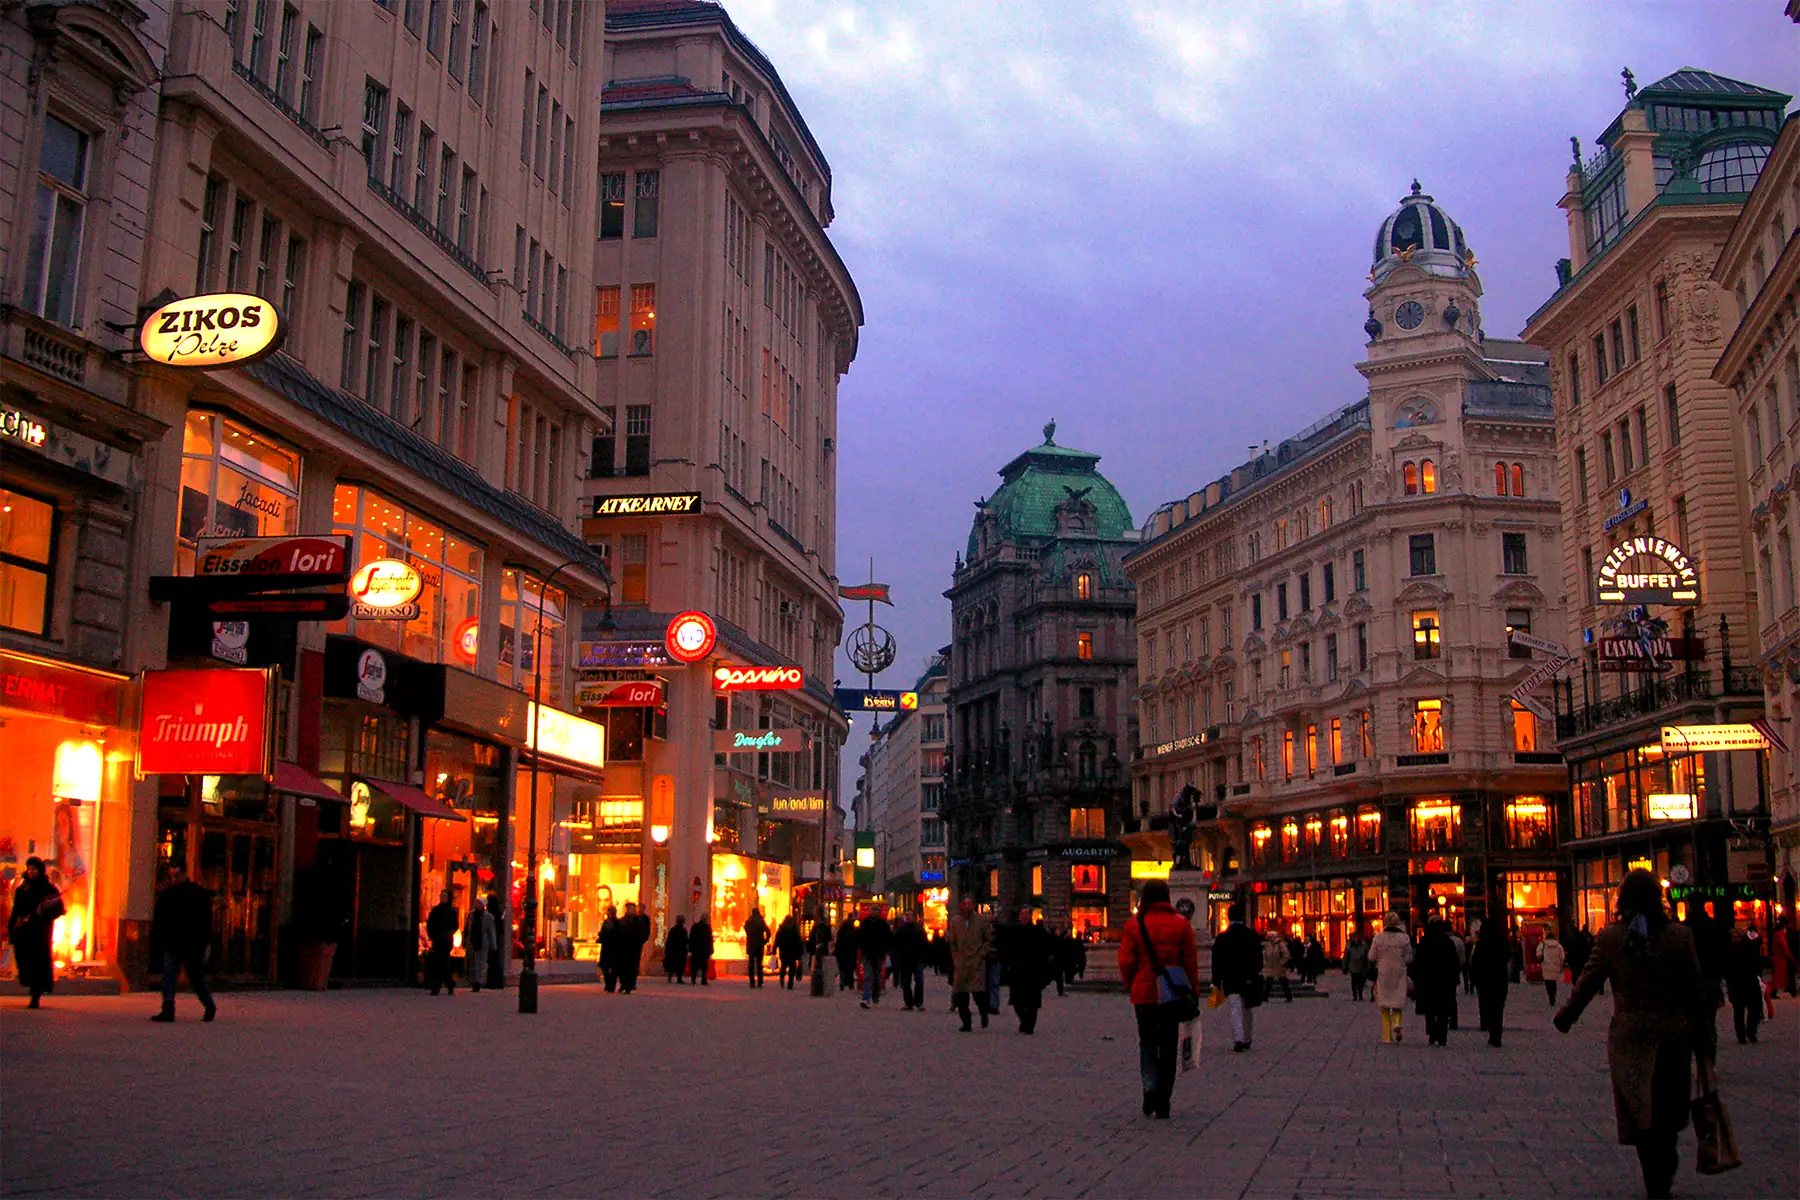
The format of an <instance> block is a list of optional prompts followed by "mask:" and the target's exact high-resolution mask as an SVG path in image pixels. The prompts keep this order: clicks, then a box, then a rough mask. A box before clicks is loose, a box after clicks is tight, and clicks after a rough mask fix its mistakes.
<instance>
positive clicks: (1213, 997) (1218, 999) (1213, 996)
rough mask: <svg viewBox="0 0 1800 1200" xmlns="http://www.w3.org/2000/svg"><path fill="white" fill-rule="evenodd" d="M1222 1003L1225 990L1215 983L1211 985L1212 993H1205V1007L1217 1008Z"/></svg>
mask: <svg viewBox="0 0 1800 1200" xmlns="http://www.w3.org/2000/svg"><path fill="white" fill-rule="evenodd" d="M1224 1003H1225V989H1224V988H1222V987H1220V986H1219V985H1218V984H1216V983H1215V984H1213V986H1212V991H1210V992H1208V993H1206V1007H1208V1008H1218V1007H1219V1006H1220V1005H1222V1004H1224Z"/></svg>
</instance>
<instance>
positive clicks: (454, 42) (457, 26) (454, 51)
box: [434, 0, 469, 79]
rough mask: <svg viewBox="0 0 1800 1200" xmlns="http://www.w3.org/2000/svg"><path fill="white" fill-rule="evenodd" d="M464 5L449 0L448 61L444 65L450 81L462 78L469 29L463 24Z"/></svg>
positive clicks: (463, 2) (458, 1) (461, 2)
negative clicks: (448, 72)
mask: <svg viewBox="0 0 1800 1200" xmlns="http://www.w3.org/2000/svg"><path fill="white" fill-rule="evenodd" d="M465 3H466V0H450V60H449V62H448V63H446V64H445V65H446V66H447V67H448V68H449V71H450V78H452V79H461V78H462V77H463V51H464V50H465V49H467V42H468V29H469V27H468V25H467V24H465V23H464V22H463V5H464V4H465ZM434 7H435V6H434Z"/></svg>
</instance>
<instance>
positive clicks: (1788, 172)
mask: <svg viewBox="0 0 1800 1200" xmlns="http://www.w3.org/2000/svg"><path fill="white" fill-rule="evenodd" d="M1797 15H1800V14H1797ZM1712 280H1713V283H1714V284H1716V285H1717V286H1718V287H1720V288H1722V289H1724V290H1725V291H1726V292H1727V293H1729V294H1730V295H1731V296H1732V298H1733V301H1734V307H1735V308H1736V315H1737V318H1738V321H1737V326H1736V330H1735V332H1733V333H1732V334H1731V336H1730V338H1729V340H1728V341H1727V342H1726V344H1725V350H1724V353H1723V354H1721V355H1720V356H1719V363H1718V366H1716V367H1715V368H1714V369H1713V380H1714V381H1715V382H1717V383H1721V384H1725V385H1727V386H1729V387H1730V388H1731V389H1732V390H1733V391H1734V392H1735V393H1736V395H1737V418H1738V429H1739V430H1740V431H1741V432H1742V435H1743V436H1741V437H1740V438H1739V439H1738V451H1739V453H1741V454H1742V455H1743V464H1744V467H1743V476H1744V481H1745V485H1746V487H1747V489H1748V496H1747V498H1746V499H1747V503H1748V504H1749V511H1750V526H1751V536H1752V539H1753V541H1754V544H1755V547H1756V553H1755V562H1756V568H1757V588H1756V598H1757V622H1758V625H1759V627H1760V629H1761V640H1762V660H1761V665H1762V668H1763V694H1764V698H1765V703H1766V704H1767V706H1768V709H1767V713H1768V719H1769V721H1770V723H1771V724H1772V725H1773V727H1774V729H1775V731H1776V734H1777V736H1778V737H1779V738H1780V739H1781V741H1782V742H1783V743H1785V745H1782V744H1778V745H1776V746H1775V747H1774V749H1773V752H1772V753H1771V754H1770V756H1769V825H1770V829H1769V832H1770V836H1771V837H1772V839H1773V842H1774V853H1775V861H1774V863H1773V864H1772V874H1773V876H1774V879H1775V882H1776V884H1777V888H1778V891H1777V896H1776V900H1777V903H1779V904H1780V905H1781V906H1782V907H1783V908H1784V909H1785V910H1786V912H1787V913H1788V914H1790V918H1791V914H1792V913H1793V912H1794V905H1795V903H1796V901H1800V880H1797V878H1796V877H1797V876H1800V756H1797V755H1796V754H1795V752H1794V747H1796V746H1800V724H1797V723H1796V722H1797V718H1800V591H1797V590H1796V587H1795V583H1794V577H1795V571H1796V569H1800V568H1797V566H1796V559H1795V530H1794V521H1793V519H1792V514H1793V499H1792V497H1793V493H1794V490H1795V489H1796V488H1797V487H1800V442H1797V441H1796V439H1800V313H1797V311H1796V305H1797V304H1800V117H1796V116H1793V115H1790V116H1788V117H1787V119H1786V120H1785V122H1784V123H1783V124H1782V127H1781V135H1780V137H1779V138H1777V139H1776V142H1775V146H1774V148H1773V149H1772V150H1771V151H1770V152H1769V158H1768V161H1767V162H1765V163H1764V164H1763V168H1762V171H1761V173H1760V174H1759V175H1758V177H1757V181H1756V187H1755V188H1754V189H1752V191H1751V192H1750V195H1749V198H1748V199H1746V200H1745V201H1744V207H1743V209H1742V211H1740V212H1739V214H1738V219H1737V223H1736V224H1735V225H1733V226H1732V230H1731V236H1730V237H1729V238H1728V239H1727V240H1726V242H1725V248H1724V249H1723V250H1722V251H1721V252H1720V254H1719V261H1718V263H1717V264H1716V265H1715V266H1714V267H1713V272H1712ZM1752 429H1755V430H1757V431H1758V436H1757V437H1755V438H1754V439H1752V438H1751V437H1750V430H1752ZM1746 865H1747V866H1749V864H1746Z"/></svg>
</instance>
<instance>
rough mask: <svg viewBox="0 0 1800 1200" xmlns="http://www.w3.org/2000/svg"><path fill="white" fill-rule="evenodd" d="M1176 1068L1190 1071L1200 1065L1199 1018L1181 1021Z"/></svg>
mask: <svg viewBox="0 0 1800 1200" xmlns="http://www.w3.org/2000/svg"><path fill="white" fill-rule="evenodd" d="M1175 1062H1176V1070H1178V1071H1191V1070H1193V1069H1194V1068H1195V1067H1197V1066H1199V1065H1200V1018H1199V1017H1195V1018H1194V1019H1193V1020H1191V1021H1183V1022H1182V1023H1181V1047H1180V1050H1179V1051H1178V1052H1177V1054H1176V1056H1175Z"/></svg>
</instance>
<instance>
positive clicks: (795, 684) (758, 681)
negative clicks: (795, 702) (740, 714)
mask: <svg viewBox="0 0 1800 1200" xmlns="http://www.w3.org/2000/svg"><path fill="white" fill-rule="evenodd" d="M804 686H806V676H805V674H804V673H803V672H802V671H801V670H800V668H799V667H719V668H718V669H716V670H715V671H713V687H714V688H715V689H717V690H718V691H721V692H783V691H793V690H794V689H796V688H801V687H804Z"/></svg>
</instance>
